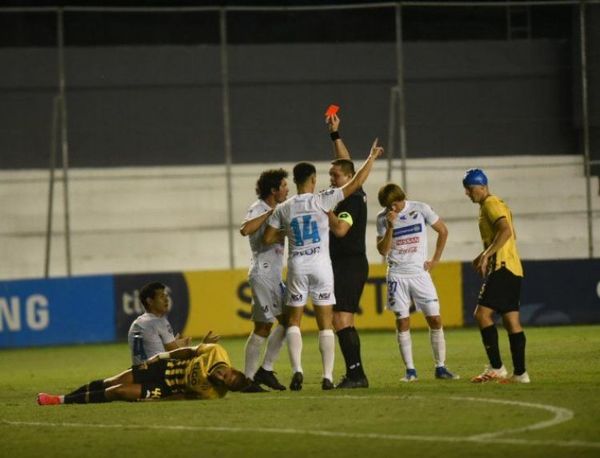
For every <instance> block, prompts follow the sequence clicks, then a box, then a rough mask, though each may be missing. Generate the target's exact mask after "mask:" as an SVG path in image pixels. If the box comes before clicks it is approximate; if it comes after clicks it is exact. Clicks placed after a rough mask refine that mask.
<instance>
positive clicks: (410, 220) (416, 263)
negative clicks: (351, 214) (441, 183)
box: [377, 200, 439, 276]
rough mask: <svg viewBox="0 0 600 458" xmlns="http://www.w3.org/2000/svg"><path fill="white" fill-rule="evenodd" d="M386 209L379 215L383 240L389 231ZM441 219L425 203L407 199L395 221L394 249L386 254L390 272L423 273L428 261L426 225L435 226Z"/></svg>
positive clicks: (379, 226) (403, 273)
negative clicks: (387, 229)
mask: <svg viewBox="0 0 600 458" xmlns="http://www.w3.org/2000/svg"><path fill="white" fill-rule="evenodd" d="M386 215H387V210H385V209H384V210H382V211H380V212H379V213H378V214H377V235H378V236H379V237H383V236H384V235H385V231H386V228H387V221H386ZM438 219H439V216H438V215H437V214H436V213H435V212H434V211H433V210H432V209H431V207H430V206H429V205H427V204H426V203H423V202H417V201H413V200H407V201H406V205H405V206H404V208H403V209H402V211H401V212H400V213H398V216H397V217H396V219H395V220H394V224H393V228H392V231H393V232H392V249H391V250H390V252H389V253H388V255H387V262H388V271H389V272H391V273H395V274H400V275H409V276H410V275H418V274H420V273H423V272H424V264H425V261H426V260H427V225H430V226H431V225H432V224H435V223H436V222H437V221H438Z"/></svg>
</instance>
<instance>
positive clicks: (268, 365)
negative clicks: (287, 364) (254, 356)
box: [262, 324, 285, 371]
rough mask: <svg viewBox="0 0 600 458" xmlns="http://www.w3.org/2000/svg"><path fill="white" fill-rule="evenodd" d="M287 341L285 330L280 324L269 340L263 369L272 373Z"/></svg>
mask: <svg viewBox="0 0 600 458" xmlns="http://www.w3.org/2000/svg"><path fill="white" fill-rule="evenodd" d="M284 340H285V328H284V327H283V326H281V325H280V324H279V325H277V327H276V328H275V329H274V330H273V332H271V335H270V336H269V338H268V339H267V351H266V352H265V360H264V361H263V364H262V367H263V369H264V370H266V371H272V370H273V365H274V364H275V361H277V358H278V357H279V352H280V351H281V347H282V346H283V342H284Z"/></svg>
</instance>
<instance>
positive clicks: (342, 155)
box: [325, 114, 351, 160]
mask: <svg viewBox="0 0 600 458" xmlns="http://www.w3.org/2000/svg"><path fill="white" fill-rule="evenodd" d="M325 122H327V128H328V129H329V134H330V135H331V139H332V140H333V155H334V157H335V158H336V159H348V160H351V158H350V151H348V148H346V145H344V142H343V141H342V138H341V137H340V132H339V129H340V118H339V117H338V115H336V114H334V115H331V116H327V118H326V119H325Z"/></svg>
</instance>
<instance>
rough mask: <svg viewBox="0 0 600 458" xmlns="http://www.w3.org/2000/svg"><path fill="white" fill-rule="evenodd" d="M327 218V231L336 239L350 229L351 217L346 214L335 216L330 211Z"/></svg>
mask: <svg viewBox="0 0 600 458" xmlns="http://www.w3.org/2000/svg"><path fill="white" fill-rule="evenodd" d="M327 216H328V217H329V230H330V231H331V232H332V234H333V235H335V236H336V237H337V238H341V237H344V236H345V235H346V234H347V233H348V231H349V230H350V228H351V227H352V222H353V221H352V216H351V215H350V213H348V212H341V213H340V214H339V215H336V214H335V213H334V212H332V211H330V212H328V213H327Z"/></svg>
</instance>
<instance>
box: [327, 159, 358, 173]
mask: <svg viewBox="0 0 600 458" xmlns="http://www.w3.org/2000/svg"><path fill="white" fill-rule="evenodd" d="M331 165H337V166H338V167H339V168H340V169H342V172H344V175H350V176H354V174H355V173H356V172H355V171H354V162H352V161H351V160H350V159H335V160H334V161H331Z"/></svg>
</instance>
